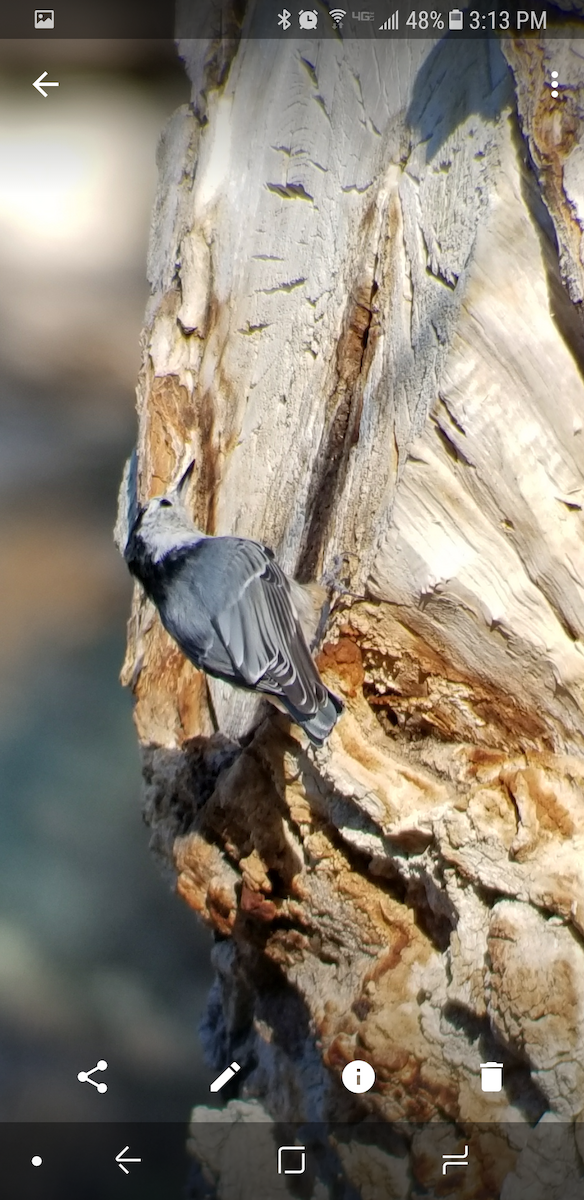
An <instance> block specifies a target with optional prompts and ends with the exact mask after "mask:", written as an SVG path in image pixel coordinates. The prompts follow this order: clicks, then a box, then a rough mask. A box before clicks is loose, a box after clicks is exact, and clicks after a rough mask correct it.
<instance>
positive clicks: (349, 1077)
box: [341, 1058, 375, 1092]
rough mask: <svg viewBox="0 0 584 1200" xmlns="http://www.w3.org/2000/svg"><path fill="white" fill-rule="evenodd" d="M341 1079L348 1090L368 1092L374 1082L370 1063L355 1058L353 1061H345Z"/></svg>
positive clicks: (373, 1073)
mask: <svg viewBox="0 0 584 1200" xmlns="http://www.w3.org/2000/svg"><path fill="white" fill-rule="evenodd" d="M341 1079H342V1081H343V1083H344V1085H345V1087H346V1089H347V1091H348V1092H368V1091H369V1090H370V1088H372V1087H373V1084H374V1083H375V1071H374V1070H373V1067H372V1066H371V1063H368V1062H364V1061H363V1059H362V1058H356V1059H355V1061H354V1062H350V1063H347V1065H346V1067H345V1069H344V1071H343V1074H342V1075H341Z"/></svg>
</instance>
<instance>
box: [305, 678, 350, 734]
mask: <svg viewBox="0 0 584 1200" xmlns="http://www.w3.org/2000/svg"><path fill="white" fill-rule="evenodd" d="M344 707H345V706H344V704H343V701H342V700H339V697H338V696H335V694H334V692H329V690H328V688H327V693H326V697H325V699H324V701H323V703H322V704H321V706H320V708H318V709H317V711H316V712H315V714H314V716H312V717H296V718H295V720H296V721H297V722H298V724H299V725H300V726H301V727H302V729H303V730H304V732H305V733H306V734H307V735H308V737H309V738H310V740H311V742H312V744H313V745H314V746H323V745H324V743H325V742H326V739H327V738H328V736H329V734H330V733H331V731H332V729H333V728H334V726H335V725H336V723H337V721H338V719H339V717H340V715H341V713H342V712H343V710H344Z"/></svg>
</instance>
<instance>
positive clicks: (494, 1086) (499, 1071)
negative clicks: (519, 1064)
mask: <svg viewBox="0 0 584 1200" xmlns="http://www.w3.org/2000/svg"><path fill="white" fill-rule="evenodd" d="M502 1087H503V1063H498V1062H488V1063H481V1088H482V1090H483V1092H500V1091H501V1089H502Z"/></svg>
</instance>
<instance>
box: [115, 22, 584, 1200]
mask: <svg viewBox="0 0 584 1200" xmlns="http://www.w3.org/2000/svg"><path fill="white" fill-rule="evenodd" d="M569 35H570V29H569V27H567V29H566V37H567V38H568V37H569ZM581 45H582V43H581V42H580V43H578V42H577V41H576V40H574V41H573V42H569V41H568V40H566V41H563V42H557V41H556V42H552V41H550V42H548V43H545V44H544V43H543V42H541V41H538V40H531V39H528V40H519V39H515V40H485V41H475V42H470V41H468V42H464V43H461V42H453V41H451V40H449V39H448V38H445V39H443V40H442V41H440V42H421V41H412V42H409V43H407V44H406V43H404V42H393V43H391V42H389V41H384V42H378V43H375V42H373V41H372V40H371V41H366V40H363V41H346V42H344V43H343V42H342V41H340V40H339V41H337V40H329V41H322V42H318V41H315V42H310V41H307V40H303V41H301V42H298V43H294V44H291V43H290V42H289V41H286V40H285V39H282V41H279V42H276V41H274V42H266V41H252V40H247V41H245V40H242V41H240V42H236V41H234V42H231V43H229V44H228V45H227V46H225V45H221V44H220V43H214V44H209V43H206V44H204V43H200V42H189V43H184V44H183V45H182V47H181V52H182V55H183V57H184V60H185V63H186V66H187V70H188V72H189V75H190V78H191V80H192V82H193V99H192V105H191V107H190V108H186V107H185V108H184V109H181V110H179V111H178V112H177V113H176V114H175V116H174V117H173V118H172V120H171V121H170V123H169V125H168V127H167V129H166V131H165V134H164V136H163V139H162V143H161V149H160V185H159V194H158V199H157V204H156V210H155V214H154V220H153V230H152V242H151V252H150V263H149V278H150V283H151V289H152V298H151V302H150V306H149V309H148V313H147V317H146V324H145V332H144V360H143V370H142V374H141V379H140V386H139V404H138V407H139V440H138V463H139V494H140V496H141V498H142V499H144V498H146V497H148V496H150V495H152V494H153V493H156V492H159V491H161V490H163V488H164V486H165V485H166V483H167V482H168V480H169V479H170V478H172V477H173V476H174V475H175V473H176V471H177V469H178V467H179V465H180V463H181V462H184V460H185V457H186V455H187V454H191V453H192V452H194V455H195V457H196V461H197V469H196V485H195V487H194V496H195V499H194V517H195V519H196V521H197V523H198V524H199V525H201V526H202V527H204V528H205V529H206V530H207V531H208V532H211V533H216V534H217V533H233V534H238V535H242V536H248V537H255V538H259V539H261V540H262V541H264V542H265V543H267V544H268V545H270V546H271V547H273V549H274V550H275V552H276V554H277V556H278V559H279V561H280V563H281V564H282V565H283V567H284V568H285V569H286V570H287V571H289V572H290V573H295V574H296V576H297V577H298V578H299V579H301V580H303V581H306V580H309V579H313V578H322V577H325V578H330V577H331V576H333V575H335V574H336V576H337V578H339V577H340V578H341V579H342V582H343V584H344V587H345V588H346V593H345V594H344V595H343V596H341V599H340V600H339V601H338V602H337V604H336V605H335V607H334V609H333V612H332V615H331V618H330V620H329V623H328V627H327V630H326V634H325V638H324V644H323V645H322V648H321V652H320V655H319V658H318V662H319V665H320V667H321V670H322V672H323V675H324V678H325V679H326V682H327V683H328V684H329V686H330V687H331V688H333V689H334V690H336V691H337V692H338V693H339V694H341V695H342V696H343V697H344V699H345V701H346V705H347V707H346V713H345V715H344V716H343V717H342V719H341V720H340V722H339V724H338V726H337V727H336V729H335V730H334V732H333V734H332V736H331V738H330V740H329V742H328V744H327V745H326V746H325V748H324V749H322V750H320V751H315V750H314V749H312V748H311V747H310V746H309V745H308V744H307V741H306V739H305V738H304V737H303V735H302V734H301V732H300V730H299V729H298V728H296V727H295V726H290V724H289V723H288V722H286V721H285V720H284V718H283V717H281V716H279V715H278V714H275V713H273V712H272V711H271V710H270V711H269V712H266V711H265V710H264V709H263V708H259V709H258V707H257V705H256V703H255V701H253V702H250V701H249V699H248V698H246V697H245V696H242V694H241V693H238V692H236V691H234V690H231V689H229V688H227V687H226V686H224V685H218V684H216V683H214V682H213V681H209V680H206V679H205V678H204V677H203V676H202V675H200V674H198V673H197V672H196V671H195V669H194V668H192V667H191V666H190V665H189V664H188V663H186V662H185V660H184V659H183V657H182V655H181V654H180V652H179V651H178V649H177V648H176V646H174V645H173V643H171V641H170V639H169V638H168V637H167V635H166V634H165V633H164V632H163V630H162V628H161V626H160V623H159V621H158V618H157V617H156V615H155V613H154V611H153V609H152V607H151V606H150V605H149V604H148V603H146V602H145V601H144V599H143V598H142V596H141V595H139V594H137V595H136V597H135V601H134V608H133V614H132V618H131V622H130V633H129V648H128V656H127V661H126V664H125V668H124V679H125V681H126V682H128V683H131V685H132V687H133V689H134V692H135V697H136V722H137V728H138V733H139V737H140V741H141V744H142V747H143V753H144V776H145V781H146V811H147V816H148V820H149V822H150V825H151V827H152V829H153V833H154V844H155V845H156V847H157V848H158V849H159V850H160V851H161V852H162V853H163V854H164V855H165V856H166V857H167V859H170V860H171V861H172V863H173V864H174V867H175V869H176V873H177V887H178V891H179V892H180V894H181V895H182V896H183V897H184V899H185V900H186V901H187V903H188V904H189V905H191V907H192V908H193V909H194V910H195V912H196V913H198V914H199V915H200V916H202V917H203V919H204V920H205V921H207V922H208V923H209V924H210V925H211V927H212V928H213V929H214V930H215V931H216V933H217V934H218V935H220V936H219V939H218V941H217V944H216V948H215V951H214V954H215V965H216V969H217V984H216V988H215V991H214V995H213V997H212V1002H211V1004H210V1008H209V1017H208V1020H207V1025H206V1030H205V1038H206V1045H207V1050H208V1053H209V1058H210V1061H211V1062H212V1063H213V1064H214V1065H215V1066H216V1067H217V1068H218V1069H222V1068H223V1067H224V1066H225V1065H226V1064H227V1063H228V1062H229V1061H230V1059H231V1058H236V1059H237V1061H238V1062H239V1063H240V1064H241V1065H242V1067H243V1068H244V1070H243V1073H242V1078H243V1076H244V1075H245V1073H246V1071H247V1078H246V1081H245V1088H244V1093H245V1095H246V1096H247V1097H248V1098H253V1097H256V1098H258V1099H259V1101H261V1104H262V1106H263V1110H262V1111H263V1112H264V1113H268V1114H269V1115H270V1117H271V1118H273V1119H275V1120H278V1121H293V1120H312V1121H326V1120H331V1121H343V1120H347V1121H349V1120H354V1119H359V1118H361V1117H363V1116H364V1115H366V1114H369V1116H370V1117H375V1118H376V1119H377V1120H379V1121H382V1122H385V1123H387V1122H405V1123H406V1124H405V1126H403V1128H405V1129H406V1130H407V1131H409V1132H408V1133H407V1137H408V1139H409V1141H410V1142H411V1153H412V1160H411V1163H412V1165H411V1175H407V1177H406V1176H404V1175H403V1173H402V1174H401V1175H400V1172H399V1170H398V1169H397V1167H396V1166H395V1163H396V1162H397V1161H398V1160H397V1159H396V1160H392V1158H391V1154H388V1155H386V1157H385V1159H384V1162H383V1164H381V1165H380V1164H379V1163H378V1165H377V1167H375V1170H376V1171H378V1178H379V1179H380V1180H385V1183H384V1185H383V1186H384V1188H385V1194H387V1195H389V1196H393V1195H395V1196H398V1195H399V1196H409V1195H412V1194H414V1191H415V1188H416V1187H417V1186H419V1184H420V1183H425V1184H426V1185H427V1186H433V1184H432V1180H431V1178H430V1176H431V1175H432V1172H435V1164H433V1165H432V1168H431V1170H430V1168H429V1166H428V1161H429V1160H428V1157H427V1155H425V1152H424V1148H423V1141H420V1140H419V1139H420V1138H421V1137H422V1135H421V1133H419V1132H416V1128H417V1126H416V1123H417V1122H427V1121H436V1120H440V1121H442V1122H444V1121H446V1122H452V1123H454V1122H457V1123H458V1124H457V1126H456V1128H457V1130H458V1133H457V1134H456V1137H457V1138H458V1141H459V1142H460V1139H461V1137H462V1140H463V1142H464V1140H465V1139H466V1141H467V1142H469V1143H470V1142H472V1147H473V1150H472V1162H471V1166H470V1168H469V1171H468V1177H466V1176H465V1188H466V1189H467V1190H466V1191H465V1195H469V1196H470V1195H475V1193H476V1194H477V1195H478V1194H479V1190H480V1187H481V1186H482V1187H483V1189H484V1188H485V1187H486V1188H487V1191H486V1192H485V1191H484V1190H483V1191H482V1192H480V1194H481V1195H486V1194H488V1195H494V1194H499V1191H500V1189H501V1187H502V1186H503V1183H504V1181H505V1180H506V1181H507V1183H506V1184H505V1186H506V1187H511V1184H512V1185H513V1188H514V1190H513V1192H512V1195H513V1197H514V1200H515V1198H516V1197H522V1196H523V1195H525V1196H526V1197H527V1196H529V1198H530V1200H533V1198H534V1197H536V1196H538V1195H540V1193H541V1195H544V1194H545V1195H546V1197H551V1196H554V1195H556V1192H555V1191H554V1185H553V1180H552V1182H550V1180H549V1179H548V1178H547V1177H546V1175H545V1169H544V1167H543V1166H542V1163H543V1162H544V1160H545V1161H549V1162H551V1161H552V1160H553V1159H555V1158H557V1157H558V1150H557V1145H555V1143H554V1146H552V1147H551V1149H550V1145H551V1144H550V1143H549V1141H546V1140H545V1138H542V1137H541V1131H542V1129H544V1130H545V1128H546V1125H547V1124H548V1123H550V1122H556V1123H557V1122H561V1123H562V1126H561V1128H562V1137H564V1138H565V1145H564V1148H563V1149H562V1161H563V1162H564V1163H565V1169H566V1171H567V1172H568V1174H567V1175H565V1177H564V1180H563V1183H562V1184H561V1187H562V1189H563V1190H561V1191H558V1192H557V1195H558V1196H560V1195H561V1196H562V1197H563V1198H565V1197H566V1196H567V1195H568V1194H569V1193H568V1192H567V1191H566V1180H567V1179H568V1180H569V1179H571V1178H576V1176H577V1173H578V1162H579V1158H578V1153H577V1148H576V1139H577V1137H578V1135H577V1122H578V1121H579V1120H580V1119H582V1117H583V1116H584V1023H583V1020H582V1016H583V1013H582V1009H583V1003H584V1002H583V999H582V998H583V997H584V953H583V937H584V858H583V849H584V787H583V784H584V760H583V757H582V753H583V749H584V655H583V645H582V637H583V632H584V589H583V580H584V541H583V538H582V530H583V524H584V523H583V516H582V512H583V507H584V383H583V378H582V368H583V366H584V325H583V323H582V302H583V298H584V268H583V263H584V233H583V231H584V143H583V134H582V130H583V128H584V126H583V123H582V122H583V108H584V59H583V57H582V54H581V49H580V48H581ZM551 67H554V69H558V72H559V83H560V95H559V98H558V99H554V98H552V97H551V91H550V86H549V80H550V69H551ZM354 1058H362V1059H367V1060H369V1061H370V1062H371V1063H372V1065H373V1066H374V1068H375V1071H376V1075H377V1082H376V1086H375V1088H374V1089H373V1090H372V1091H370V1092H368V1093H367V1094H365V1095H361V1096H353V1095H351V1094H350V1093H349V1092H347V1091H345V1089H344V1088H343V1087H342V1085H341V1082H340V1073H341V1070H342V1068H343V1066H344V1064H345V1063H347V1062H348V1061H349V1060H351V1059H354ZM486 1059H489V1060H496V1061H498V1062H500V1063H503V1064H504V1078H505V1088H504V1090H503V1091H501V1092H500V1093H483V1092H482V1091H481V1072H480V1063H481V1061H484V1060H486ZM248 1104H249V1105H250V1108H249V1113H248V1118H249V1119H251V1117H249V1114H252V1117H253V1113H254V1112H257V1111H259V1106H258V1107H254V1101H253V1100H252V1099H248ZM233 1111H234V1113H235V1112H237V1113H239V1114H240V1115H241V1114H242V1113H244V1114H245V1106H243V1108H242V1107H241V1105H240V1106H239V1108H238V1106H237V1105H236V1106H235V1109H234V1110H233ZM204 1117H205V1112H204V1111H203V1112H202V1113H198V1120H199V1121H200V1120H202V1119H203V1118H204ZM481 1123H489V1132H488V1134H487V1132H486V1130H485V1126H484V1124H481ZM512 1126H515V1128H517V1126H522V1127H523V1131H524V1132H523V1134H522V1135H521V1136H517V1137H515V1138H514V1137H512V1136H511V1135H510V1133H509V1130H510V1128H511V1127H512ZM196 1128H197V1121H195V1125H194V1130H195V1134H194V1136H195V1141H196ZM461 1131H462V1132H461ZM558 1136H559V1135H558ZM489 1139H490V1140H489ZM455 1140H456V1139H455ZM448 1144H449V1146H450V1147H453V1148H454V1149H455V1150H457V1149H461V1146H459V1145H458V1143H456V1144H455V1143H453V1141H452V1138H451V1139H450V1142H449V1143H448ZM582 1150H583V1151H584V1146H583V1147H582ZM441 1154H442V1150H440V1154H439V1161H441V1158H440V1155H441ZM530 1156H531V1157H530ZM345 1160H346V1161H345ZM343 1161H344V1167H345V1170H346V1171H347V1173H348V1175H349V1176H350V1177H351V1178H352V1179H353V1181H354V1182H355V1183H357V1184H358V1183H359V1182H360V1181H361V1180H362V1178H363V1177H364V1173H365V1174H366V1172H367V1171H373V1167H372V1166H371V1161H369V1165H368V1166H367V1167H364V1166H363V1161H364V1160H363V1157H362V1155H361V1156H360V1154H359V1153H358V1152H357V1151H354V1152H352V1156H351V1155H350V1154H347V1155H346V1156H345V1159H344V1160H343ZM534 1162H535V1164H536V1166H535V1167H534V1166H533V1164H534ZM392 1163H393V1166H392V1165H391V1164H392ZM388 1164H389V1165H388ZM530 1172H531V1174H530ZM569 1172H572V1175H570V1174H569ZM375 1178H377V1176H376V1177H375ZM432 1178H434V1177H433V1176H432ZM388 1181H389V1182H388ZM458 1183H460V1175H459V1177H458ZM392 1189H393V1190H392ZM473 1189H475V1190H473ZM489 1189H490V1190H489ZM508 1194H509V1195H511V1192H508Z"/></svg>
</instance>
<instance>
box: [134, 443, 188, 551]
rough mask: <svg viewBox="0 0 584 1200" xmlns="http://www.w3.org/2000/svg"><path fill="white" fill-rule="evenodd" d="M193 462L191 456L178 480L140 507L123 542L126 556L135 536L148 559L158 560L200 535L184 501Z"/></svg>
mask: <svg viewBox="0 0 584 1200" xmlns="http://www.w3.org/2000/svg"><path fill="white" fill-rule="evenodd" d="M194 466H195V463H194V460H193V461H192V462H191V463H189V465H188V467H187V469H186V471H184V472H183V474H182V475H181V476H180V478H179V480H178V482H176V483H174V484H172V485H171V487H169V489H168V491H166V492H164V493H163V494H162V495H161V496H153V497H152V499H151V500H149V501H148V503H147V504H144V505H142V507H141V508H140V509H139V511H138V514H137V516H136V519H135V521H134V523H133V525H132V529H131V531H130V536H129V538H128V541H127V544H126V549H125V558H126V559H129V558H130V557H131V556H132V555H133V553H134V548H135V544H136V539H137V538H139V539H140V541H141V542H142V545H143V546H144V548H145V549H146V551H147V553H148V556H149V558H150V559H151V561H152V562H160V560H161V559H162V558H164V556H165V555H166V554H169V553H170V551H172V550H178V549H180V548H181V547H183V546H188V545H191V544H192V543H193V542H196V541H197V539H198V538H199V537H201V536H202V535H201V532H200V530H198V529H197V528H196V526H195V524H194V522H193V520H192V518H191V516H190V514H189V512H188V510H187V508H186V505H185V499H186V492H187V489H188V484H189V481H190V478H191V475H192V473H193V468H194Z"/></svg>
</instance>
